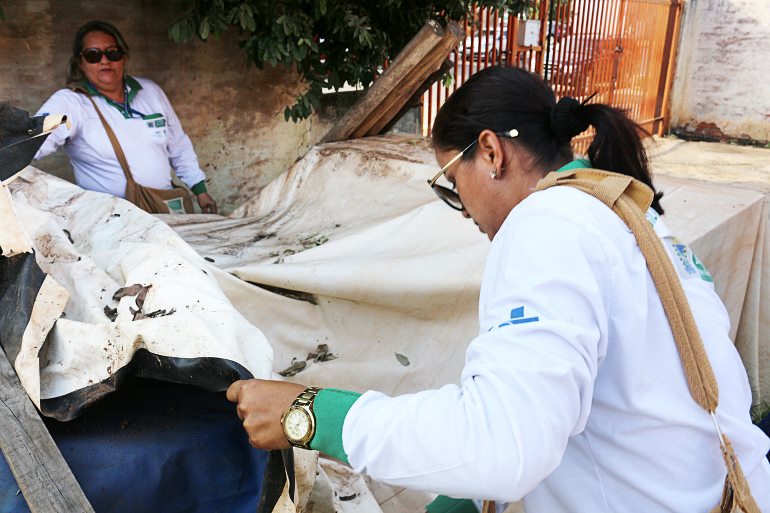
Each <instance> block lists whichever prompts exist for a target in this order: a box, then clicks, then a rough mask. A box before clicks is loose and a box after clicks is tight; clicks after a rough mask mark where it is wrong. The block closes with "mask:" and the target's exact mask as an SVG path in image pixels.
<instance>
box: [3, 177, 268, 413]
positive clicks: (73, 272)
mask: <svg viewBox="0 0 770 513" xmlns="http://www.w3.org/2000/svg"><path fill="white" fill-rule="evenodd" d="M9 189H10V191H11V192H12V197H13V207H14V208H15V211H16V213H17V214H18V216H17V217H18V219H19V221H20V223H21V225H22V227H23V228H24V231H25V232H26V234H27V235H28V236H29V238H30V239H31V241H32V246H33V248H34V249H35V258H36V260H37V264H38V265H39V267H40V268H41V269H42V271H43V272H45V273H46V274H47V275H48V277H50V278H52V280H50V281H51V282H52V287H51V289H50V290H49V291H48V292H47V293H46V294H44V297H42V298H41V297H39V298H38V299H39V300H38V301H36V303H35V308H38V305H40V308H44V307H45V309H46V312H44V313H45V315H43V314H42V313H41V316H40V317H41V322H45V323H48V326H43V327H44V328H45V329H37V327H36V325H34V323H33V322H30V324H29V326H28V327H27V329H26V331H25V333H24V337H23V338H22V341H21V348H20V349H19V350H18V351H17V352H16V353H17V354H15V355H13V356H12V358H11V361H12V363H13V364H14V367H15V368H16V371H17V373H18V374H19V378H20V380H21V382H22V384H23V385H24V387H25V389H26V390H27V392H28V394H29V395H30V397H31V398H32V400H33V402H35V404H36V405H37V406H38V407H39V408H40V409H41V411H42V412H43V413H44V414H45V415H47V416H51V417H54V418H56V419H59V420H68V419H70V418H73V417H75V416H76V415H77V414H78V413H79V412H80V410H81V409H82V408H83V407H84V406H86V405H87V404H89V403H91V402H93V401H95V400H97V399H99V398H100V397H103V396H104V395H106V394H107V393H109V392H110V391H111V390H113V389H114V388H115V387H116V386H119V384H120V383H121V381H122V380H124V379H126V377H128V376H129V375H135V376H140V377H147V378H156V379H161V380H165V381H173V382H178V383H186V384H193V385H197V386H200V387H203V388H205V389H208V390H212V391H213V390H224V389H225V388H226V387H227V386H228V385H229V384H230V383H231V382H232V381H233V380H234V379H238V378H239V377H249V376H252V375H253V376H259V377H269V376H270V375H271V368H272V349H271V347H270V345H269V344H268V343H267V340H266V339H265V337H264V335H263V334H262V332H261V331H260V330H259V329H257V328H256V327H255V326H254V325H252V324H250V323H249V322H248V321H247V320H246V319H244V318H243V316H241V315H240V314H239V313H238V311H237V310H236V309H235V308H234V307H233V305H232V304H231V303H230V302H229V301H228V299H227V297H226V296H225V295H224V294H223V293H222V291H221V289H220V288H219V286H218V284H217V282H216V280H215V279H214V278H213V277H212V273H213V271H212V270H211V269H210V268H209V264H208V262H206V261H205V260H204V259H203V258H202V257H200V256H199V255H198V254H197V253H195V251H193V250H192V249H190V247H189V246H188V245H187V244H185V243H184V242H183V241H182V240H181V239H180V238H179V237H178V236H177V235H176V234H175V233H174V232H173V230H171V229H170V228H169V227H168V226H166V225H165V224H164V223H163V222H161V221H159V220H158V219H156V218H154V217H152V216H150V215H147V214H146V213H144V212H142V211H140V210H139V209H137V208H135V207H133V206H132V205H131V204H129V203H127V202H126V201H123V200H120V199H117V198H113V197H110V196H107V195H104V194H99V193H94V192H87V191H83V190H81V189H79V188H77V187H75V186H73V185H71V184H69V183H67V182H64V181H62V180H58V179H55V178H53V177H51V176H50V175H47V174H45V173H42V172H40V171H37V170H35V169H33V168H27V169H26V170H25V171H24V172H22V173H21V175H20V176H19V177H18V178H17V179H16V180H15V181H14V182H12V183H11V184H10V186H9ZM54 280H55V281H54ZM46 283H48V281H46V282H44V283H43V285H42V288H41V291H43V289H44V288H45V286H46ZM40 299H42V300H40ZM57 318H58V320H57ZM34 320H35V312H34V310H33V312H32V321H34ZM53 321H56V324H55V326H54V327H53V329H52V330H51V331H50V334H49V333H48V331H49V330H50V329H51V325H53Z"/></svg>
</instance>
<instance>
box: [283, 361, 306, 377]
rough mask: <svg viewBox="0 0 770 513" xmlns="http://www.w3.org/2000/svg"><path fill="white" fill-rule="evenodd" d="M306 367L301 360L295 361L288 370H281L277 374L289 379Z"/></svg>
mask: <svg viewBox="0 0 770 513" xmlns="http://www.w3.org/2000/svg"><path fill="white" fill-rule="evenodd" d="M306 366H307V363H305V362H304V361H303V360H295V361H293V362H291V367H289V368H288V369H284V370H282V371H281V372H279V373H278V374H280V375H281V376H283V377H285V378H290V377H291V376H294V375H295V374H297V373H298V372H301V371H302V370H304V369H305V367H306Z"/></svg>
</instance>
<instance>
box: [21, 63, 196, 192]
mask: <svg viewBox="0 0 770 513" xmlns="http://www.w3.org/2000/svg"><path fill="white" fill-rule="evenodd" d="M135 80H136V82H133V79H131V78H129V81H130V82H129V83H130V84H133V85H134V88H135V90H136V93H135V95H132V96H133V98H132V99H131V101H130V107H131V109H132V110H133V111H136V112H135V113H133V115H132V117H125V116H124V114H123V113H122V112H121V111H120V110H118V109H117V108H116V107H114V106H113V105H111V104H110V103H108V101H107V99H106V98H105V97H104V96H101V95H93V99H94V101H95V102H96V104H97V105H98V106H99V110H100V111H101V113H102V115H104V117H105V119H107V122H108V123H109V124H110V127H111V128H112V130H113V131H114V132H115V135H116V136H117V138H118V141H119V142H120V146H121V147H122V149H123V153H125V155H126V159H127V160H128V165H129V167H130V169H131V174H132V176H133V178H134V180H135V181H136V182H137V183H139V184H140V185H144V186H147V187H154V188H156V189H170V188H171V187H172V185H171V167H170V166H173V168H174V170H175V172H176V174H177V176H179V178H180V179H181V180H182V182H184V183H185V185H187V186H188V187H190V188H192V186H193V185H195V184H197V183H199V182H201V181H202V180H204V179H205V178H206V176H205V175H204V174H203V171H202V170H201V168H200V165H199V164H198V157H197V156H196V155H195V150H194V149H193V145H192V142H191V141H190V138H189V137H187V134H185V133H184V130H182V125H181V123H180V122H179V118H178V117H177V115H176V113H175V112H174V109H173V107H172V106H171V103H170V102H169V100H168V98H167V97H166V95H165V94H164V93H163V91H162V90H161V88H160V87H159V86H158V85H157V84H156V83H155V82H153V81H151V80H148V79H146V78H136V79H135ZM132 90H133V89H132ZM43 114H66V115H67V119H68V120H69V122H70V127H69V128H68V127H67V126H64V125H62V126H60V127H59V128H57V129H56V130H55V131H54V132H53V133H52V134H51V135H50V136H48V139H47V140H46V141H45V143H43V146H41V148H40V150H39V151H38V153H37V155H36V156H35V159H40V158H43V157H45V156H47V155H49V154H51V153H53V152H54V151H56V150H57V149H58V148H60V147H63V148H64V151H65V152H66V153H67V156H68V157H69V159H70V162H71V163H72V167H73V169H74V172H75V182H76V183H77V184H78V185H79V186H80V187H82V188H84V189H88V190H92V191H99V192H106V193H109V194H112V195H114V196H119V197H121V198H123V197H125V193H126V178H125V175H124V173H123V169H122V168H121V167H120V163H119V162H118V160H117V157H116V156H115V150H114V149H113V147H112V144H110V140H109V138H108V137H107V133H106V132H105V129H104V125H102V122H101V121H100V120H99V116H98V115H97V113H96V111H95V110H94V107H93V105H92V104H91V101H90V100H89V99H88V97H87V96H86V95H84V94H80V93H76V92H74V91H71V90H69V89H60V90H58V91H56V92H55V93H54V94H53V95H52V96H51V97H50V98H49V99H48V100H47V101H46V102H45V103H44V104H43V105H42V106H41V107H40V109H38V112H37V115H43Z"/></svg>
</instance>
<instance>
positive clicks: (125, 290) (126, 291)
mask: <svg viewBox="0 0 770 513" xmlns="http://www.w3.org/2000/svg"><path fill="white" fill-rule="evenodd" d="M142 287H143V285H142V284H141V283H135V284H134V285H131V286H130V287H121V288H119V289H118V290H116V291H115V293H114V294H113V295H112V299H114V300H115V301H117V300H118V299H120V298H122V297H124V296H135V295H137V294H138V293H139V291H140V290H142Z"/></svg>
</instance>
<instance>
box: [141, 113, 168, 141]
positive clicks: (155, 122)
mask: <svg viewBox="0 0 770 513" xmlns="http://www.w3.org/2000/svg"><path fill="white" fill-rule="evenodd" d="M142 120H143V121H144V124H145V127H146V129H147V130H148V131H149V134H150V139H152V140H153V141H154V142H159V143H163V144H165V143H166V141H167V140H168V135H167V133H166V128H167V127H166V117H165V116H164V115H163V114H160V113H156V114H149V115H147V116H142Z"/></svg>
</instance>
